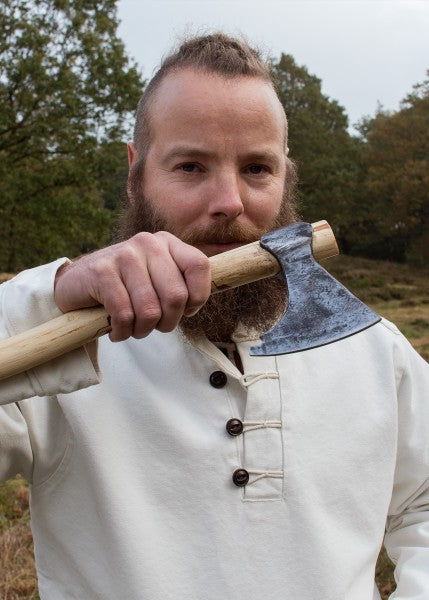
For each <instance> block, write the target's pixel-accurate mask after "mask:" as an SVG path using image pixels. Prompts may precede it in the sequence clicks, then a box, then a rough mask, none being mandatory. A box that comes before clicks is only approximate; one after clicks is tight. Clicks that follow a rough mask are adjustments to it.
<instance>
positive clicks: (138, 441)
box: [0, 34, 429, 600]
mask: <svg viewBox="0 0 429 600" xmlns="http://www.w3.org/2000/svg"><path fill="white" fill-rule="evenodd" d="M128 153H129V163H130V176H129V181H128V188H129V201H130V206H129V208H128V209H127V211H126V213H125V214H124V216H123V218H122V222H121V227H120V231H119V239H120V240H122V241H120V242H119V243H118V244H115V245H113V246H111V247H110V248H107V249H104V250H101V251H98V252H94V253H93V254H91V255H89V256H86V257H83V258H82V259H80V260H78V261H76V262H72V263H71V262H67V261H65V260H59V261H56V262H55V263H53V264H51V265H46V266H44V267H39V268H37V269H33V270H31V271H28V272H24V273H22V274H21V275H19V276H18V277H17V278H16V279H15V280H12V281H10V282H8V283H7V284H6V285H4V286H3V291H2V307H3V321H2V335H3V336H4V337H5V336H8V335H13V334H14V333H17V332H18V331H21V330H24V329H28V328H29V327H30V326H33V325H35V324H36V323H39V322H42V321H45V320H47V319H49V318H51V317H52V316H55V315H56V314H59V313H60V311H63V312H65V311H68V310H72V309H74V308H79V307H84V306H92V305H96V304H100V303H101V304H103V305H104V306H105V307H106V309H107V310H108V312H109V314H110V316H111V323H112V332H111V334H110V338H111V341H113V342H121V343H119V344H112V343H111V341H109V340H108V339H107V338H102V339H100V341H99V344H98V354H97V348H96V347H95V344H92V345H89V346H88V347H86V348H84V349H79V350H77V351H74V352H71V353H70V354H69V355H67V356H66V357H63V358H58V359H56V360H54V361H52V362H51V363H50V364H49V365H45V366H42V367H38V368H36V369H34V370H32V371H30V372H28V373H26V374H23V375H21V376H17V377H13V378H11V379H10V381H9V380H8V381H5V382H3V383H2V386H1V394H2V396H1V397H2V402H3V403H4V404H3V409H2V413H1V429H0V436H1V437H0V439H1V444H2V453H1V458H0V466H1V472H2V475H3V477H5V478H6V477H8V476H10V475H12V474H13V473H15V472H18V471H19V472H22V473H23V474H24V475H25V476H26V477H27V478H28V480H29V481H31V482H32V494H31V510H32V528H33V534H34V540H35V554H36V563H37V569H38V575H39V586H40V593H41V597H42V598H44V599H47V600H59V599H69V598H70V599H71V598H79V599H83V598H85V599H92V598H94V599H95V598H100V599H101V598H102V599H118V598H130V599H150V600H158V599H171V600H173V599H174V600H194V599H195V600H203V599H204V600H215V599H216V600H218V599H220V598H222V599H225V600H226V599H228V600H244V599H246V600H248V599H254V600H256V599H258V600H260V599H273V600H274V599H276V600H277V599H280V598H288V599H289V598H291V599H293V600H307V599H308V600H310V599H311V600H313V599H314V598H318V599H319V600H322V599H324V600H336V599H338V600H340V599H347V600H365V599H368V600H370V599H375V598H379V595H378V592H377V591H376V589H375V585H374V566H375V562H376V558H377V555H378V552H379V548H380V545H381V543H382V540H383V534H384V528H385V526H386V528H387V534H386V545H387V547H388V549H389V552H390V555H391V556H392V558H393V559H394V560H395V561H396V562H397V577H398V592H397V594H398V595H397V596H395V597H397V598H401V599H407V600H411V599H413V600H417V598H424V597H427V596H428V595H429V510H428V507H429V483H428V482H429V435H428V434H429V403H428V399H427V389H428V380H429V376H428V369H427V365H426V364H425V363H424V361H423V360H422V359H421V358H420V357H419V356H418V355H417V354H416V353H415V352H414V351H413V350H412V349H411V347H410V346H409V344H408V343H407V342H406V341H405V340H404V338H403V337H402V336H401V335H400V334H399V332H398V331H397V329H396V328H395V327H394V326H393V325H391V324H389V323H386V322H384V321H383V322H382V323H380V324H377V325H375V326H373V327H371V328H369V329H368V330H366V331H364V332H361V333H359V334H357V335H355V336H352V337H350V338H347V339H345V340H342V341H339V342H337V343H335V344H330V345H328V346H325V347H322V348H317V349H314V350H310V351H306V352H299V353H296V354H291V355H283V356H277V357H276V356H274V357H252V356H250V355H249V353H248V350H249V347H250V346H251V345H253V344H254V343H255V340H256V339H257V337H258V332H260V331H261V330H263V329H264V328H266V327H267V326H268V325H269V324H270V323H271V322H272V321H273V320H275V318H276V316H277V315H278V313H279V311H280V310H281V309H282V308H283V307H284V304H285V297H284V296H285V295H284V292H283V290H282V287H281V285H280V284H279V283H278V282H277V281H268V282H262V283H258V284H252V285H251V286H248V287H247V289H244V290H243V289H240V290H238V291H233V292H228V293H226V294H225V295H224V296H222V295H219V296H217V297H216V298H215V299H210V300H208V301H207V298H208V296H209V287H210V274H209V267H208V260H207V256H209V255H212V254H216V253H218V252H222V251H224V250H227V249H229V248H233V247H236V246H237V245H240V244H243V243H246V242H249V241H253V240H255V239H258V238H259V237H260V235H261V234H262V233H263V232H265V231H267V230H269V229H272V228H274V227H276V226H278V225H280V224H283V223H287V222H290V221H293V220H294V219H295V213H294V209H293V204H292V192H293V185H294V170H293V165H292V163H291V162H290V161H289V159H288V158H287V125H286V119H285V115H284V112H283V110H282V108H281V105H280V103H279V101H278V99H277V97H276V94H275V92H274V88H273V85H272V83H271V80H270V75H269V68H268V66H267V65H265V64H264V63H263V61H262V60H261V58H260V57H259V55H258V54H257V53H256V52H255V51H254V50H252V49H251V48H249V47H248V46H247V45H246V44H244V43H242V42H239V41H237V40H234V39H231V38H228V37H227V36H224V35H222V34H218V35H212V36H204V37H201V38H194V39H191V40H189V41H188V42H185V43H184V44H183V45H182V46H181V47H180V48H179V50H178V51H177V52H176V53H175V54H173V55H171V56H170V57H168V58H167V59H166V61H164V64H163V66H162V68H161V70H160V71H159V72H158V73H157V75H155V77H154V79H153V80H152V82H151V83H150V84H149V86H148V88H147V90H146V91H145V94H144V96H143V98H142V100H141V102H140V105H139V108H138V113H137V122H136V128H135V135H134V141H133V143H132V144H129V148H128ZM54 286H55V291H54ZM35 396H38V397H35ZM225 425H226V427H225ZM386 522H387V525H386Z"/></svg>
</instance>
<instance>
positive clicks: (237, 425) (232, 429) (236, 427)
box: [226, 419, 243, 435]
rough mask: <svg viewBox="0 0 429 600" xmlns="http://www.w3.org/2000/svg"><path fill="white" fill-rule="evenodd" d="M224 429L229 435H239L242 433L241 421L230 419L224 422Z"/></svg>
mask: <svg viewBox="0 0 429 600" xmlns="http://www.w3.org/2000/svg"><path fill="white" fill-rule="evenodd" d="M226 430H227V432H228V433H229V435H240V433H243V423H242V422H241V421H240V419H230V420H229V421H228V422H227V424H226Z"/></svg>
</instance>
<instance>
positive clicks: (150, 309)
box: [141, 304, 162, 327]
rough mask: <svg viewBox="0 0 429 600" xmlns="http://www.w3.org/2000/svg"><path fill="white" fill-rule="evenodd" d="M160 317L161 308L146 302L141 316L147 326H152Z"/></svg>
mask: <svg viewBox="0 0 429 600" xmlns="http://www.w3.org/2000/svg"><path fill="white" fill-rule="evenodd" d="M161 317H162V312H161V308H160V307H159V306H155V305H151V304H148V305H146V306H145V307H144V310H143V311H142V315H141V318H142V320H143V321H144V323H145V324H146V325H147V326H148V327H154V326H155V325H156V324H157V323H158V322H159V320H160V319H161Z"/></svg>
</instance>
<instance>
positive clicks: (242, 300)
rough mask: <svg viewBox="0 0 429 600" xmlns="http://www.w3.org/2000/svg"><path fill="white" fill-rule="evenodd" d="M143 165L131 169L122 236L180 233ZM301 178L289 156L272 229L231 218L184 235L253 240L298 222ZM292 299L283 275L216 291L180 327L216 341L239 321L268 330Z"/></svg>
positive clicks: (189, 239) (187, 238) (198, 239)
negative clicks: (162, 211) (149, 191)
mask: <svg viewBox="0 0 429 600" xmlns="http://www.w3.org/2000/svg"><path fill="white" fill-rule="evenodd" d="M143 170H144V164H143V162H142V161H139V162H138V163H137V165H136V166H135V167H133V169H132V170H131V173H130V177H129V180H128V201H127V203H126V205H125V207H124V209H123V210H122V213H121V215H120V218H119V224H118V228H117V231H116V234H115V241H116V242H118V241H124V240H127V239H129V238H131V237H132V236H133V235H135V234H136V233H139V232H140V231H148V232H150V233H155V232H156V231H169V232H170V233H172V234H173V235H174V234H175V231H174V227H173V226H171V225H170V224H169V223H168V222H167V221H166V220H165V219H163V218H162V217H161V216H160V215H158V214H157V213H156V209H155V203H154V201H153V200H150V199H149V198H147V197H145V195H144V194H143V190H142V185H141V182H142V181H143ZM296 181H297V178H296V169H295V165H294V164H293V163H292V161H290V160H288V163H287V173H286V181H285V186H284V190H283V199H282V203H281V206H280V210H279V213H278V214H277V216H276V217H275V219H273V222H272V224H271V226H270V227H269V228H268V229H266V230H265V229H264V230H260V229H258V228H256V227H251V228H244V227H242V226H240V225H238V223H236V222H230V223H227V224H222V225H220V224H216V225H214V226H212V227H211V228H210V229H209V230H201V229H199V230H196V229H193V230H192V231H190V232H186V233H185V234H182V235H180V238H181V239H182V240H183V241H184V242H186V243H188V244H191V245H193V246H196V245H198V244H199V243H203V242H206V243H207V242H208V243H210V242H223V243H228V242H243V243H250V242H254V241H256V240H258V239H260V237H261V235H263V234H264V233H266V231H270V230H272V229H277V228H279V227H283V226H284V225H288V224H290V223H293V222H295V221H296V220H297V218H298V217H297V213H296V206H295V201H294V191H295V187H296ZM286 303H287V291H286V286H285V284H284V282H283V281H282V280H281V279H278V278H270V279H262V280H260V281H255V282H253V283H249V284H247V285H243V286H241V287H238V288H234V289H231V290H227V291H224V292H222V293H219V294H215V295H212V296H210V298H209V299H208V300H207V302H206V304H205V305H204V306H203V307H202V308H201V309H200V310H199V311H198V313H197V314H196V315H194V316H192V317H183V318H182V319H181V321H180V328H181V330H182V331H183V333H184V334H185V335H186V337H187V338H189V339H195V338H197V337H200V336H201V335H205V336H207V338H208V339H210V340H211V341H214V342H227V341H230V339H231V335H232V333H233V332H234V330H235V329H236V327H237V325H238V324H239V323H241V324H242V325H244V327H246V328H248V329H250V330H253V331H255V332H259V333H262V332H264V331H266V330H267V329H269V327H270V326H272V325H273V324H274V323H275V321H276V320H277V319H278V317H279V316H280V315H281V314H282V312H283V311H284V309H285V307H286Z"/></svg>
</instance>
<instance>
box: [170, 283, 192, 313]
mask: <svg viewBox="0 0 429 600" xmlns="http://www.w3.org/2000/svg"><path fill="white" fill-rule="evenodd" d="M188 297H189V293H188V290H187V289H186V287H182V286H180V287H173V288H171V289H170V290H169V295H168V300H167V303H168V306H169V307H171V308H172V309H173V310H174V309H177V310H180V309H181V308H183V306H184V305H185V304H186V302H187V301H188Z"/></svg>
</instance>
